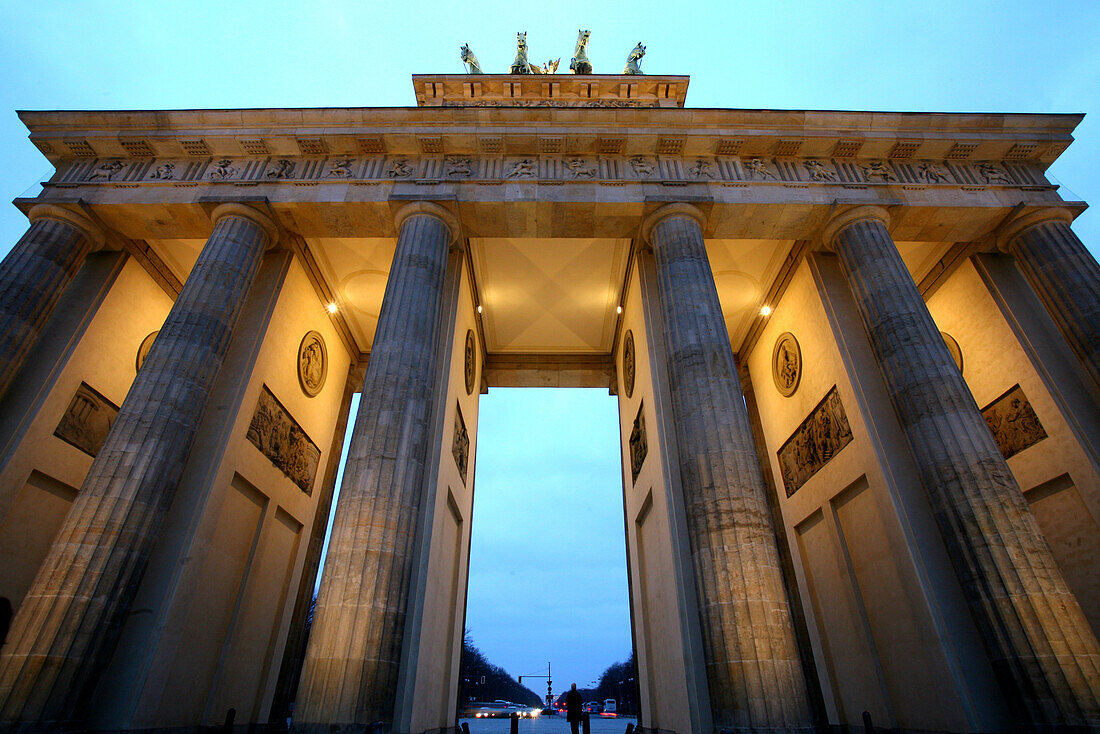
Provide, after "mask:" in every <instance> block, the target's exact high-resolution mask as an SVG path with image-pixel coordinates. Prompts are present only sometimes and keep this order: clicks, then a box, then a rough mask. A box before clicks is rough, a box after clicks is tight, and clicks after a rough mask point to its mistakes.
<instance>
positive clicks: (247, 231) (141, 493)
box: [0, 204, 277, 725]
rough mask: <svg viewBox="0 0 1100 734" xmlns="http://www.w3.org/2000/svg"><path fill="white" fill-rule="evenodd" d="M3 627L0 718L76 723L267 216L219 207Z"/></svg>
mask: <svg viewBox="0 0 1100 734" xmlns="http://www.w3.org/2000/svg"><path fill="white" fill-rule="evenodd" d="M213 220H214V231H213V233H212V234H211V235H210V239H209V240H208V241H207V243H206V246H205V247H204V248H203V250H202V252H201V253H200V255H199V258H198V260H197V261H196V262H195V265H194V268H193V269H192V270H191V274H190V275H189V276H188V277H187V282H186V283H185V284H184V286H183V289H182V291H181V292H180V295H179V298H177V299H176V303H175V305H173V307H172V310H171V312H170V313H169V314H168V318H167V319H166V320H165V322H164V326H163V327H161V330H160V336H159V337H157V340H156V342H155V344H154V345H153V348H152V350H151V351H150V352H149V356H148V357H147V358H146V360H145V364H144V366H143V367H142V369H141V370H140V371H139V372H138V375H137V377H136V378H134V382H133V385H132V386H131V387H130V391H129V393H127V395H126V399H125V400H124V401H123V403H122V408H121V410H120V411H119V414H118V417H117V418H116V420H115V423H114V425H113V426H112V427H111V431H110V432H109V433H108V435H107V439H106V441H105V442H104V444H103V448H101V449H100V451H99V454H98V456H96V458H95V461H93V462H92V466H91V469H89V471H88V475H87V477H86V478H85V480H84V483H83V485H82V486H81V489H80V493H79V494H78V495H77V498H76V501H75V502H74V503H73V507H72V509H71V510H70V511H69V514H68V516H67V517H66V519H65V522H64V524H63V525H62V527H61V529H60V530H59V531H58V534H57V538H56V539H55V540H54V544H53V547H52V548H51V549H50V552H49V554H48V555H47V557H46V560H45V561H43V563H42V567H41V569H40V570H39V572H38V576H37V577H36V578H35V580H34V584H33V585H32V586H31V589H30V591H29V592H28V594H27V596H26V598H25V600H24V601H23V605H22V606H21V607H20V608H19V612H18V613H17V614H16V617H15V619H14V621H13V624H12V629H11V632H10V634H9V635H8V641H7V644H6V645H5V646H4V648H3V655H2V656H0V722H26V723H28V724H38V725H51V724H53V725H56V724H65V723H68V722H74V721H76V722H79V719H80V717H81V716H82V715H83V713H84V709H85V705H86V702H87V699H88V696H89V695H90V694H91V693H92V690H93V688H94V686H95V683H96V680H97V678H98V676H99V673H101V672H102V670H103V669H104V668H105V667H106V665H107V663H108V662H109V660H110V657H111V654H112V652H113V650H114V645H115V643H116V641H117V637H118V632H119V631H120V629H121V627H122V624H123V621H124V619H125V616H126V614H127V613H128V612H129V606H130V602H131V600H132V599H133V597H134V594H136V592H137V589H138V586H139V584H140V582H141V577H142V573H143V571H144V569H145V564H146V561H147V559H148V557H149V554H150V552H151V549H152V547H153V545H154V542H155V538H156V535H157V532H158V528H159V527H160V525H161V521H162V520H163V519H164V516H165V514H166V513H167V511H168V508H169V506H170V504H171V502H172V497H173V494H174V492H175V489H176V487H177V486H178V484H179V480H180V476H181V474H182V472H183V469H184V466H185V465H186V462H187V457H188V453H189V452H190V449H191V445H192V443H193V441H194V438H195V432H196V429H197V427H198V424H199V420H200V418H201V416H202V413H203V410H204V409H205V407H206V402H207V398H208V396H209V394H210V390H211V388H212V386H213V383H214V379H215V377H216V376H217V374H218V369H219V368H220V367H221V363H222V359H223V357H224V356H225V351H226V348H227V346H228V344H229V339H230V336H231V333H232V331H233V326H234V324H235V322H236V320H237V316H238V315H239V313H240V309H241V304H242V303H243V302H244V298H245V295H246V294H247V292H248V289H249V286H250V285H251V283H252V280H253V279H254V277H255V275H256V272H257V270H258V268H259V264H260V259H261V257H262V255H263V253H264V250H265V249H266V248H267V246H268V245H269V244H271V243H273V242H274V241H275V240H276V238H277V231H276V228H275V225H274V224H273V223H272V222H271V221H270V220H269V219H268V218H267V217H265V216H263V215H262V214H260V213H259V212H257V211H255V210H253V209H251V208H248V207H244V206H241V205H238V204H222V205H221V206H219V207H218V208H217V209H216V210H215V211H214V214H213Z"/></svg>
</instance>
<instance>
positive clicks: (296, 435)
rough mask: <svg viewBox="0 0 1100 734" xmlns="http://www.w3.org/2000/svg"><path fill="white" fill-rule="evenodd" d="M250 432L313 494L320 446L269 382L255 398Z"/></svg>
mask: <svg viewBox="0 0 1100 734" xmlns="http://www.w3.org/2000/svg"><path fill="white" fill-rule="evenodd" d="M247 436H248V440H249V441H251V442H252V445H253V446H255V447H256V448H258V449H259V450H260V453H262V454H263V455H264V456H266V457H267V458H268V459H270V460H271V463H272V464H274V465H275V466H276V468H278V469H279V471H281V472H282V473H283V474H285V475H286V476H287V478H288V479H290V481H292V482H294V483H295V484H296V485H298V488H299V489H301V490H302V491H303V492H305V493H306V494H307V495H308V494H312V492H313V478H314V476H316V474H317V464H318V463H319V462H320V460H321V450H320V449H318V448H317V444H315V443H313V441H312V440H310V438H309V436H307V435H306V432H305V431H303V430H302V427H301V426H300V425H298V421H296V420H294V417H293V416H292V415H291V414H290V412H289V411H287V409H286V408H284V407H283V404H282V403H280V402H279V401H278V399H276V397H275V395H273V394H272V392H271V390H270V389H269V388H268V386H267V385H264V386H263V390H261V391H260V397H259V399H258V400H257V401H256V412H255V413H253V414H252V422H251V423H250V424H249V426H248V434H247Z"/></svg>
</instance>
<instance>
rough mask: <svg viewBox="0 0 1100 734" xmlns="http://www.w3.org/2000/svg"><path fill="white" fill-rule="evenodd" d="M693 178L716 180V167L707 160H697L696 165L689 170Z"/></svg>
mask: <svg viewBox="0 0 1100 734" xmlns="http://www.w3.org/2000/svg"><path fill="white" fill-rule="evenodd" d="M688 175H690V176H691V177H692V178H714V166H713V165H712V164H711V162H710V161H708V160H707V159H706V158H696V159H695V165H694V166H692V167H691V168H689V169H688Z"/></svg>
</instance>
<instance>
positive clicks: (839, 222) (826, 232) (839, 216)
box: [821, 205, 890, 252]
mask: <svg viewBox="0 0 1100 734" xmlns="http://www.w3.org/2000/svg"><path fill="white" fill-rule="evenodd" d="M864 219H877V220H879V221H880V222H882V223H883V225H885V226H886V227H887V229H889V227H890V214H889V212H887V211H886V210H885V209H883V208H882V207H881V206H873V205H863V206H856V207H852V208H851V209H845V210H844V211H841V212H837V213H836V214H834V215H833V216H832V218H830V219H829V221H828V222H826V223H825V226H824V227H822V228H821V246H822V247H823V248H824V249H826V250H829V251H830V252H832V251H834V250H835V247H834V246H833V238H835V237H836V235H837V233H839V232H840V230H842V229H844V228H845V227H847V226H848V225H849V224H853V223H855V222H859V221H862V220H864Z"/></svg>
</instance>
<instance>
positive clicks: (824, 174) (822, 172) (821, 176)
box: [805, 161, 836, 181]
mask: <svg viewBox="0 0 1100 734" xmlns="http://www.w3.org/2000/svg"><path fill="white" fill-rule="evenodd" d="M805 165H806V170H807V171H809V172H810V180H811V181H836V174H835V173H833V172H832V171H830V170H829V169H827V168H825V164H823V163H822V162H821V161H806V163H805Z"/></svg>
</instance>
